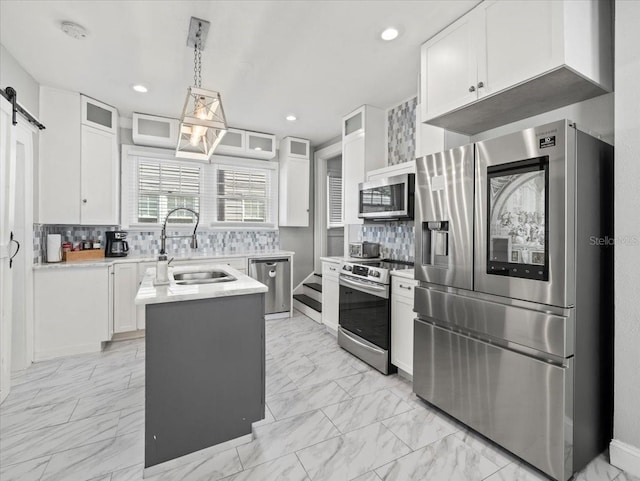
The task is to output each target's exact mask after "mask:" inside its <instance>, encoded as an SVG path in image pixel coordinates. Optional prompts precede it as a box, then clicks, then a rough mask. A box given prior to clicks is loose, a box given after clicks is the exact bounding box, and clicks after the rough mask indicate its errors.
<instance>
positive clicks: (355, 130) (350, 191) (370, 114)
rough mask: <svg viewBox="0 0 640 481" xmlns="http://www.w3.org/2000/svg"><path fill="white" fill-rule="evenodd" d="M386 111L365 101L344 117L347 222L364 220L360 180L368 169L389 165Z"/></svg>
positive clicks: (362, 180) (344, 204)
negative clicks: (386, 149)
mask: <svg viewBox="0 0 640 481" xmlns="http://www.w3.org/2000/svg"><path fill="white" fill-rule="evenodd" d="M386 145H387V135H386V132H385V121H384V111H383V110H381V109H378V108H375V107H371V106H369V105H364V106H362V107H360V108H358V109H356V110H355V111H353V112H351V113H350V114H349V115H347V116H345V117H344V118H343V120H342V188H343V192H344V195H343V209H344V213H343V219H344V224H362V223H363V220H362V219H360V218H358V208H359V190H358V184H359V183H360V182H364V181H365V178H366V173H367V172H368V171H370V170H373V169H379V168H381V167H384V166H385V158H386V157H385V146H386Z"/></svg>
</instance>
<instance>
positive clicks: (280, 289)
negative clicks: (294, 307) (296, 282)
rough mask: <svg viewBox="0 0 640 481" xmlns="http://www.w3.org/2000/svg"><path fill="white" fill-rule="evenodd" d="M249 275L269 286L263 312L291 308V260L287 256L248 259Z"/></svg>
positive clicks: (276, 311)
mask: <svg viewBox="0 0 640 481" xmlns="http://www.w3.org/2000/svg"><path fill="white" fill-rule="evenodd" d="M249 276H250V277H253V278H254V279H255V280H257V281H258V282H261V283H263V284H264V285H266V286H267V287H268V288H269V291H268V292H267V293H266V294H265V296H264V303H265V306H264V307H265V312H264V313H265V314H276V313H279V312H289V311H290V310H291V262H290V260H289V258H288V257H282V258H265V259H249Z"/></svg>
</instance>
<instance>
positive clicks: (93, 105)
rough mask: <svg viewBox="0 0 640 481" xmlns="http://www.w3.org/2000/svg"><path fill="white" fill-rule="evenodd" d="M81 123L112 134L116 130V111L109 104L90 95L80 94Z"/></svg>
mask: <svg viewBox="0 0 640 481" xmlns="http://www.w3.org/2000/svg"><path fill="white" fill-rule="evenodd" d="M80 97H81V100H82V124H83V125H88V126H89V127H95V128H96V129H100V130H104V131H105V132H109V133H112V134H116V133H117V132H118V111H117V110H116V109H115V108H114V107H111V106H110V105H107V104H103V103H102V102H99V101H97V100H95V99H92V98H91V97H87V96H86V95H81V96H80Z"/></svg>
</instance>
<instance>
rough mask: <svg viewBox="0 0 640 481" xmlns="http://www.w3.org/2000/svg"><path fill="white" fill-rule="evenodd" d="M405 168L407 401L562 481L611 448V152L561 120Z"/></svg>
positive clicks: (602, 144)
mask: <svg viewBox="0 0 640 481" xmlns="http://www.w3.org/2000/svg"><path fill="white" fill-rule="evenodd" d="M416 162H417V165H416V171H417V174H416V176H417V177H416V225H415V229H416V257H415V259H416V264H415V276H416V279H418V280H419V281H420V285H419V287H417V288H416V291H415V292H416V294H415V311H416V312H417V319H416V321H415V331H414V332H415V334H414V391H415V392H416V394H417V395H418V396H420V397H421V398H423V399H424V400H426V401H428V402H429V403H431V404H433V405H435V406H436V407H438V408H440V409H442V410H443V411H445V412H446V413H448V414H450V415H451V416H453V417H455V418H457V419H459V420H460V421H462V422H463V423H465V424H467V425H468V426H469V427H471V428H473V429H474V430H476V431H478V432H479V433H481V434H483V435H484V436H486V437H487V438H489V439H491V440H493V441H494V442H496V443H498V444H500V445H501V446H503V447H504V448H506V449H508V450H509V451H511V452H513V453H514V454H516V455H517V456H519V457H520V458H522V459H524V460H525V461H527V462H528V463H530V464H532V465H533V466H535V467H536V468H538V469H539V470H541V471H542V472H544V473H546V474H547V475H549V476H551V477H552V478H555V479H558V480H561V481H564V480H567V479H569V478H570V477H571V475H572V474H573V473H574V472H575V471H577V470H579V469H581V468H582V467H583V466H585V465H586V464H587V463H588V462H589V461H590V460H591V459H592V458H593V457H595V456H596V455H597V454H599V453H600V452H601V451H603V450H604V449H605V448H606V446H607V443H608V441H609V440H610V439H611V431H612V419H611V418H612V404H611V396H612V347H611V345H612V332H613V276H612V268H613V267H612V266H613V247H612V238H613V148H612V147H611V146H610V145H608V144H606V143H605V142H602V141H600V140H598V139H596V138H594V137H592V136H590V135H588V134H586V133H584V132H582V131H580V130H579V129H578V128H576V126H575V125H574V124H572V123H571V122H570V121H567V120H562V121H558V122H554V123H550V124H547V125H542V126H540V127H537V128H531V129H527V130H524V131H522V132H518V133H514V134H510V135H505V136H503V137H499V138H494V139H490V140H486V141H482V142H477V143H475V144H471V145H467V146H463V147H459V148H456V149H453V150H449V151H446V152H442V153H438V154H434V155H430V156H426V157H422V158H419V159H417V161H416Z"/></svg>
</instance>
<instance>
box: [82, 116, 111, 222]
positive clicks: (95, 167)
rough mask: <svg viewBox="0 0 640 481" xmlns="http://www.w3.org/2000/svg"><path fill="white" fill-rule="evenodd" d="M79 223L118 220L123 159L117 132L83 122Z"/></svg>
mask: <svg viewBox="0 0 640 481" xmlns="http://www.w3.org/2000/svg"><path fill="white" fill-rule="evenodd" d="M81 137H82V149H81V152H82V155H81V162H80V190H81V194H82V196H81V197H82V201H81V205H80V224H88V225H112V224H118V223H119V222H118V213H119V212H120V195H119V186H120V182H119V179H120V163H119V162H118V142H117V140H116V136H115V134H112V133H109V132H106V131H105V130H100V129H96V128H94V127H90V126H88V125H83V126H82V135H81Z"/></svg>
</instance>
